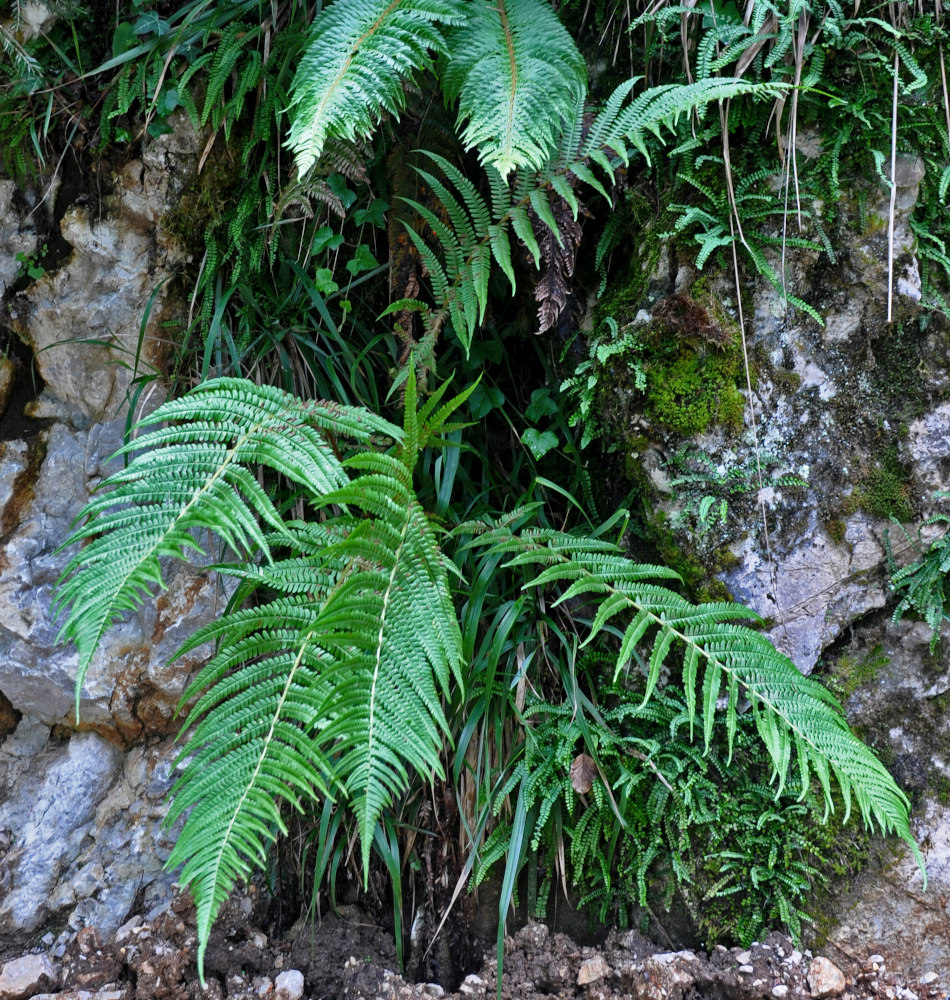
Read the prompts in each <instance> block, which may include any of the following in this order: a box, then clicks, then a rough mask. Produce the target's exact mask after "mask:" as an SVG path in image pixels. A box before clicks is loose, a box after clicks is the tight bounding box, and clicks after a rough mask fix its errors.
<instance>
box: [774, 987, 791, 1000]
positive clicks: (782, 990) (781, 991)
mask: <svg viewBox="0 0 950 1000" xmlns="http://www.w3.org/2000/svg"><path fill="white" fill-rule="evenodd" d="M787 994H788V987H787V986H785V985H784V984H779V985H778V986H773V987H772V996H773V997H775V998H776V1000H782V997H784V996H786V995H787Z"/></svg>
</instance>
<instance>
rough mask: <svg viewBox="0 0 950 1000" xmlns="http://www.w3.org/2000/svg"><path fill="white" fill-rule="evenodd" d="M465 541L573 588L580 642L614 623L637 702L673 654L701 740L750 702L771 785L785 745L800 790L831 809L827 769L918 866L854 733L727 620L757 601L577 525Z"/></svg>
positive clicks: (828, 702)
mask: <svg viewBox="0 0 950 1000" xmlns="http://www.w3.org/2000/svg"><path fill="white" fill-rule="evenodd" d="M470 544H472V545H479V546H480V545H488V546H491V547H492V549H493V551H494V552H496V553H506V554H508V555H509V556H510V558H509V560H508V563H507V565H508V566H523V567H525V568H526V569H528V571H529V573H530V572H531V571H532V570H535V569H539V570H540V571H539V572H534V573H533V575H531V576H530V578H529V579H528V581H527V582H526V584H525V587H538V586H546V585H557V586H558V588H559V591H560V593H559V596H558V601H557V603H561V604H563V603H564V602H565V601H569V600H578V599H581V600H582V601H583V603H585V604H587V605H594V606H596V607H597V609H598V610H597V611H596V613H595V616H594V618H593V620H592V622H591V625H590V628H589V633H588V638H587V640H586V641H587V642H591V641H592V640H593V639H594V638H595V637H596V636H597V635H598V634H599V633H600V632H601V631H602V630H603V629H604V628H605V627H606V626H607V625H608V624H612V625H613V626H614V627H615V628H618V629H620V631H621V633H622V639H621V642H620V649H619V652H618V655H617V660H616V666H615V677H617V676H619V675H620V674H621V673H622V672H623V671H625V670H626V669H628V668H629V666H630V665H631V664H633V663H635V664H637V665H638V666H639V667H640V668H641V669H642V670H643V672H644V674H645V675H646V691H645V694H644V702H646V701H647V700H649V698H650V697H651V696H652V694H653V693H654V691H655V690H656V688H657V684H658V681H659V679H660V674H661V671H662V670H663V669H664V667H667V666H669V665H671V664H672V663H673V662H674V661H675V662H676V663H678V664H679V666H680V668H681V670H682V675H683V688H684V691H685V693H686V700H687V705H688V709H689V714H690V716H691V717H692V715H694V714H696V713H697V712H698V715H699V717H700V718H701V720H702V724H703V728H704V736H705V739H706V741H707V743H708V741H709V738H710V735H711V733H712V727H713V725H714V721H715V718H716V714H717V712H720V711H724V715H725V721H726V727H727V732H728V734H729V740H730V746H731V740H732V736H733V734H734V733H735V728H736V719H737V713H738V712H739V711H740V709H741V707H742V706H743V704H745V703H746V702H747V703H748V705H749V709H750V710H751V711H752V712H753V715H754V718H755V722H756V726H757V729H758V732H759V735H760V737H761V739H762V741H763V743H764V744H765V746H766V748H767V750H768V753H769V756H770V758H771V761H772V765H773V767H774V773H775V780H776V784H777V793H776V794H779V793H780V792H781V791H782V789H783V788H784V787H785V785H786V783H787V782H788V781H789V780H790V775H791V772H792V761H793V751H794V760H795V769H796V775H797V779H798V782H799V789H800V791H801V793H802V794H804V793H805V792H806V791H807V789H808V785H809V781H810V776H811V775H812V774H814V775H816V776H817V778H818V780H819V782H820V784H821V787H822V789H823V791H824V795H825V802H826V807H827V808H829V809H830V808H832V797H831V786H830V779H831V778H832V777H833V778H834V779H835V780H836V781H837V782H838V785H839V786H840V788H841V791H842V794H843V796H844V800H845V802H846V809H847V810H850V806H851V797H852V795H853V797H854V800H855V801H856V802H857V804H858V807H859V809H860V811H861V815H862V817H863V818H864V821H865V823H866V824H867V825H869V826H873V825H874V824H877V825H878V826H879V827H880V829H881V830H882V831H884V832H886V833H896V834H897V835H898V836H900V837H901V838H903V839H904V840H905V841H906V842H907V843H908V844H909V845H910V847H911V849H912V850H913V851H914V853H915V856H916V857H917V859H918V861H919V862H920V864H921V868H923V862H922V859H921V856H920V852H919V849H918V847H917V844H916V842H915V841H914V838H913V836H912V834H911V832H910V826H909V820H908V809H909V805H910V804H909V802H908V800H907V797H906V796H905V795H904V794H903V792H901V790H900V789H899V788H898V787H897V784H896V783H895V782H894V779H893V778H892V777H891V776H890V774H888V772H887V770H886V769H885V768H884V766H883V765H882V764H881V763H880V761H879V760H878V759H877V758H876V757H875V756H874V754H873V753H872V752H871V751H870V750H869V749H868V748H867V747H866V746H864V744H863V743H861V742H860V740H858V739H857V738H856V737H855V736H854V735H853V734H852V733H851V731H850V729H849V728H848V726H847V723H846V722H845V719H844V716H843V713H842V712H841V709H840V706H839V705H838V703H837V701H836V700H835V698H834V697H833V696H832V695H831V694H830V693H829V692H828V691H827V690H826V689H825V688H824V687H822V686H821V685H820V684H819V683H818V682H817V681H815V680H813V679H811V678H807V677H803V676H802V674H801V673H799V671H798V670H797V669H796V667H795V665H794V663H792V661H791V660H790V659H789V658H788V657H787V656H784V655H783V654H782V653H779V652H778V651H777V650H776V649H775V648H774V646H772V644H771V643H770V642H769V640H768V639H767V638H766V637H765V636H763V635H761V634H760V633H758V632H755V631H753V630H752V629H751V628H748V627H747V626H744V625H740V624H735V621H736V620H737V619H755V618H756V615H755V613H754V612H752V611H751V610H749V609H748V608H746V607H743V606H742V605H739V604H729V603H715V604H702V605H695V604H692V603H691V602H690V601H687V600H686V599H685V598H683V597H681V596H680V595H679V594H677V593H675V592H674V591H672V590H669V589H668V588H666V587H662V586H658V585H656V584H651V583H646V582H644V578H645V577H646V576H648V575H650V571H651V570H652V571H653V575H654V576H662V575H667V576H668V575H669V572H668V571H667V572H666V573H664V572H663V570H662V569H660V568H659V567H645V566H641V565H639V564H636V563H633V562H632V561H630V560H628V559H626V558H625V557H624V556H622V555H620V554H619V552H618V551H617V550H616V549H614V548H613V547H612V546H608V545H607V544H606V543H603V542H600V543H597V544H596V545H594V544H591V542H590V540H588V539H586V538H579V537H577V536H575V535H570V534H564V533H562V532H557V531H551V530H542V529H531V530H525V531H522V532H521V533H520V534H518V535H516V534H514V533H512V532H511V531H510V530H509V529H507V528H504V527H499V526H494V527H492V528H491V529H490V530H488V531H487V532H486V533H485V534H484V535H483V536H482V537H480V538H476V539H475V540H474V541H472V542H471V543H470ZM611 550H612V551H611ZM723 700H725V708H724V709H722V708H721V707H720V706H721V705H722V701H723ZM845 819H847V816H845Z"/></svg>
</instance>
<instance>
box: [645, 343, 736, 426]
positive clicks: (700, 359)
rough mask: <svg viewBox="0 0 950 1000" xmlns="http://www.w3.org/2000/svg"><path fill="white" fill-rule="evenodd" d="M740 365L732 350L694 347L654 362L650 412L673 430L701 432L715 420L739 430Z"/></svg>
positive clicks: (653, 418)
mask: <svg viewBox="0 0 950 1000" xmlns="http://www.w3.org/2000/svg"><path fill="white" fill-rule="evenodd" d="M737 367H738V366H737V365H736V363H735V359H734V358H733V357H732V356H731V355H730V354H712V353H710V354H705V355H704V354H700V353H698V352H694V351H687V352H686V353H683V354H680V355H678V356H676V357H673V358H671V359H663V360H658V361H656V362H654V363H653V364H652V365H651V366H650V367H649V369H648V370H647V406H646V412H647V416H648V417H649V418H650V420H651V421H652V422H653V423H655V424H658V425H660V426H662V427H665V428H666V429H667V430H670V431H672V432H673V433H674V434H684V435H690V434H702V433H703V432H704V431H706V430H708V429H709V428H710V427H711V426H712V425H714V424H725V425H726V426H728V427H730V428H733V429H735V430H740V429H741V428H742V415H743V411H744V409H745V400H744V399H743V397H742V393H740V392H739V389H738V388H737V386H736V378H737V375H739V374H740V372H739V371H738V370H737Z"/></svg>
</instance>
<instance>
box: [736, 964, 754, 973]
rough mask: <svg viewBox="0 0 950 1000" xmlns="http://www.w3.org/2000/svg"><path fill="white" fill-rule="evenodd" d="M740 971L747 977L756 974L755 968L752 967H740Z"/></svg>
mask: <svg viewBox="0 0 950 1000" xmlns="http://www.w3.org/2000/svg"><path fill="white" fill-rule="evenodd" d="M739 971H740V972H744V973H745V974H746V975H748V974H749V973H750V972H755V968H754V967H753V966H751V965H740V966H739Z"/></svg>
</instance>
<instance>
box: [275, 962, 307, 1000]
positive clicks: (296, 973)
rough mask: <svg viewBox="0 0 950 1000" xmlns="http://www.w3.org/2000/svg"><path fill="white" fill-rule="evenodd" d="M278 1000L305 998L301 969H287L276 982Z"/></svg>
mask: <svg viewBox="0 0 950 1000" xmlns="http://www.w3.org/2000/svg"><path fill="white" fill-rule="evenodd" d="M274 988H275V990H276V992H277V1000H300V998H301V997H302V996H303V973H302V972H300V970H299V969H287V970H286V971H285V972H282V973H281V974H280V975H279V976H278V977H277V979H276V980H274Z"/></svg>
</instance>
